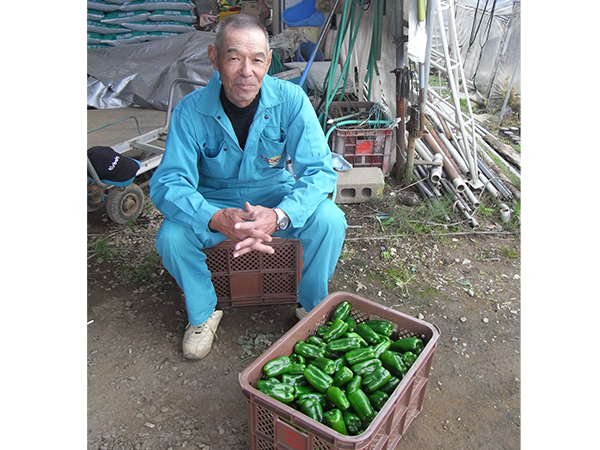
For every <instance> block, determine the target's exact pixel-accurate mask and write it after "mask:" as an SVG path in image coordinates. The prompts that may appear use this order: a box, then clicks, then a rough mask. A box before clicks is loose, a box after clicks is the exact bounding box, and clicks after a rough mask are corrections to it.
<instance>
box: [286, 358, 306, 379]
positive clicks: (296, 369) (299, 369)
mask: <svg viewBox="0 0 600 450" xmlns="http://www.w3.org/2000/svg"><path fill="white" fill-rule="evenodd" d="M290 360H291V358H290ZM304 369H306V364H304V363H292V364H290V368H289V369H288V371H287V372H286V373H289V374H292V375H297V374H299V373H304Z"/></svg>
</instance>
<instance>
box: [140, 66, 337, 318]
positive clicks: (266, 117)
mask: <svg viewBox="0 0 600 450" xmlns="http://www.w3.org/2000/svg"><path fill="white" fill-rule="evenodd" d="M220 89H221V80H220V77H219V74H218V72H216V73H215V74H214V75H213V77H212V78H211V80H210V82H209V83H208V85H207V86H206V87H205V88H202V89H198V90H196V91H194V92H192V93H191V94H188V95H187V96H186V97H184V98H183V99H182V100H181V101H180V102H179V104H178V105H177V106H176V107H175V109H174V110H173V115H172V119H171V124H170V128H169V133H168V137H167V142H166V150H165V152H164V154H163V158H162V161H161V163H160V165H159V167H158V168H157V169H156V172H155V173H154V175H153V176H152V179H151V180H150V197H151V199H152V202H153V203H154V205H155V206H156V207H157V208H158V210H159V211H161V212H162V213H163V215H164V216H165V219H164V221H163V223H162V225H161V228H160V230H159V232H158V234H157V240H156V248H157V250H158V252H159V254H160V255H161V257H162V259H163V264H164V266H165V267H166V269H167V270H168V271H169V273H170V274H171V275H172V276H173V277H174V278H175V280H176V281H177V283H178V284H179V286H180V287H181V289H183V293H184V295H185V299H186V307H187V312H188V320H189V322H190V324H192V325H199V324H201V323H204V322H205V321H206V320H207V319H208V318H209V317H210V315H211V314H212V312H213V310H214V308H215V306H216V304H217V297H216V294H215V290H214V287H213V285H212V282H211V274H210V271H209V270H208V268H207V266H206V262H205V261H206V255H205V254H204V252H202V249H203V248H208V247H212V246H214V245H216V244H218V243H219V242H221V241H223V240H224V239H226V237H225V236H224V235H223V234H221V233H218V232H214V231H211V230H210V229H209V228H208V223H209V221H210V219H211V217H212V216H213V214H214V213H215V212H216V211H218V210H219V209H222V208H228V207H235V208H241V209H243V208H244V202H245V201H248V202H250V204H252V205H262V206H264V207H269V208H274V207H279V208H281V209H283V210H284V211H285V212H286V213H287V215H288V216H289V218H290V222H291V225H290V227H289V228H288V229H287V230H284V231H279V232H276V233H274V236H278V237H282V238H287V239H292V238H295V239H298V240H299V241H300V243H301V245H302V250H303V269H302V277H301V280H300V282H299V284H298V301H299V302H300V304H301V305H302V306H304V308H306V310H307V311H310V310H311V309H312V308H313V307H314V306H315V305H317V304H318V303H319V302H320V301H321V300H323V298H325V297H326V296H327V294H328V289H327V282H328V281H329V279H330V278H331V276H332V275H333V272H334V269H335V266H336V264H337V261H338V258H339V256H340V253H341V249H342V245H343V242H344V236H345V229H346V220H345V217H344V213H343V212H342V211H341V210H340V209H339V208H338V207H337V205H335V203H334V202H333V201H332V200H330V199H328V198H327V196H328V195H329V194H330V193H331V192H333V191H334V188H335V185H336V180H337V174H336V173H335V171H334V170H333V168H332V160H331V154H330V150H329V147H328V146H327V142H326V140H325V136H324V134H323V131H322V129H321V127H320V125H319V121H318V119H317V116H316V114H315V112H314V108H313V107H312V105H311V104H310V101H309V99H308V97H307V96H306V94H305V93H304V92H303V91H302V89H301V88H300V87H299V86H297V85H295V84H293V83H291V82H287V81H282V80H280V79H278V78H275V77H270V76H269V75H265V77H264V79H263V85H262V87H261V91H260V101H259V104H258V109H257V111H256V114H255V116H254V121H253V122H252V125H251V126H250V130H249V134H248V138H247V140H246V145H245V148H244V150H243V151H242V149H241V148H240V146H239V143H238V139H237V137H236V134H235V132H234V130H233V127H232V125H231V122H230V120H229V118H228V117H227V115H226V114H225V112H224V110H223V107H222V105H221V102H220V100H219V92H220ZM286 152H287V154H288V155H289V157H290V159H291V160H292V162H293V167H294V173H295V176H296V181H295V180H294V176H292V174H291V173H290V172H289V171H288V170H286V169H285V164H286Z"/></svg>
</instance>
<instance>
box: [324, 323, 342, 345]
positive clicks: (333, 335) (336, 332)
mask: <svg viewBox="0 0 600 450" xmlns="http://www.w3.org/2000/svg"><path fill="white" fill-rule="evenodd" d="M347 329H348V324H347V323H346V322H344V321H343V320H342V319H340V318H339V317H338V318H337V319H335V320H334V321H333V323H332V324H331V326H330V327H329V329H328V330H327V332H326V333H325V334H324V335H323V340H324V341H325V342H329V341H333V340H334V339H337V338H339V337H341V336H342V335H343V334H344V333H345V332H346V330H347Z"/></svg>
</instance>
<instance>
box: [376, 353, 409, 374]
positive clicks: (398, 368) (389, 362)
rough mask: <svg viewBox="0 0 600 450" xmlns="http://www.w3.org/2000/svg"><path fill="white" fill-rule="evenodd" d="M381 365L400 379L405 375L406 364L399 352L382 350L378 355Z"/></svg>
mask: <svg viewBox="0 0 600 450" xmlns="http://www.w3.org/2000/svg"><path fill="white" fill-rule="evenodd" d="M379 359H380V360H381V362H382V363H383V366H384V367H385V368H386V369H388V370H389V371H390V372H391V373H392V375H394V376H395V377H398V378H400V379H402V378H403V377H404V375H406V371H407V370H408V369H407V368H406V364H404V361H403V360H402V356H401V355H400V354H399V353H396V352H392V351H389V350H386V351H384V352H383V353H382V354H381V356H380V357H379Z"/></svg>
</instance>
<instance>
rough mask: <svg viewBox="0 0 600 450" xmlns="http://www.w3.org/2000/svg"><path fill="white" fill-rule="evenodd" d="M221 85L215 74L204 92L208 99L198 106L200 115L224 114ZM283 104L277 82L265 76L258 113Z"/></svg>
mask: <svg viewBox="0 0 600 450" xmlns="http://www.w3.org/2000/svg"><path fill="white" fill-rule="evenodd" d="M221 84H222V83H221V77H220V75H219V72H215V73H214V74H213V76H212V77H211V78H210V81H209V82H208V84H207V85H206V88H205V90H204V92H205V95H206V97H205V98H204V100H203V101H202V102H198V103H197V105H196V110H197V111H198V112H199V113H201V114H206V115H209V116H216V115H218V114H222V113H223V106H221V100H220V99H219V93H220V92H221ZM283 102H284V99H283V96H282V95H280V91H279V89H278V88H277V84H276V82H275V80H273V78H272V77H271V76H269V75H268V74H267V75H265V77H264V78H263V84H262V87H261V89H260V102H259V103H258V109H257V111H262V110H264V109H265V108H271V107H273V106H276V105H279V104H281V103H283Z"/></svg>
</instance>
